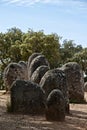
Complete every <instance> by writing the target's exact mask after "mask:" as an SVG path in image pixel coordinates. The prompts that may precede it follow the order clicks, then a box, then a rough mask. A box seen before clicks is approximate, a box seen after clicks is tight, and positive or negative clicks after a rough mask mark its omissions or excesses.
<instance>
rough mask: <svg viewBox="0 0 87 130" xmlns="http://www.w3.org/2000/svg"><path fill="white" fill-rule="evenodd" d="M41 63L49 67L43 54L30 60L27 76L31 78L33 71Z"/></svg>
mask: <svg viewBox="0 0 87 130" xmlns="http://www.w3.org/2000/svg"><path fill="white" fill-rule="evenodd" d="M41 65H46V66H48V67H49V63H48V61H47V59H46V58H45V56H44V55H40V56H37V57H36V58H34V60H32V62H31V64H30V67H29V68H28V69H29V70H28V77H29V79H30V78H31V76H32V74H33V72H34V71H35V70H36V69H37V68H38V67H39V66H41Z"/></svg>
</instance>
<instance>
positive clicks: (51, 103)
mask: <svg viewBox="0 0 87 130" xmlns="http://www.w3.org/2000/svg"><path fill="white" fill-rule="evenodd" d="M46 119H47V120H49V121H64V120H65V100H64V96H63V94H62V92H61V91H60V90H58V89H54V90H52V91H51V93H50V94H49V95H48V98H47V108H46Z"/></svg>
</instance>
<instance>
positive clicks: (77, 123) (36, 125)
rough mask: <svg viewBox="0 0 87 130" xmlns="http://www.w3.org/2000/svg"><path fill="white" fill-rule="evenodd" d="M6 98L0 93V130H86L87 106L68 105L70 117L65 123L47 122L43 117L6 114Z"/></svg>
mask: <svg viewBox="0 0 87 130" xmlns="http://www.w3.org/2000/svg"><path fill="white" fill-rule="evenodd" d="M8 96H9V94H2V92H0V130H87V104H70V112H71V115H69V116H66V119H65V122H48V121H46V119H45V117H44V116H29V115H14V114H8V113H7V112H6V100H7V97H8ZM85 97H86V100H87V93H85Z"/></svg>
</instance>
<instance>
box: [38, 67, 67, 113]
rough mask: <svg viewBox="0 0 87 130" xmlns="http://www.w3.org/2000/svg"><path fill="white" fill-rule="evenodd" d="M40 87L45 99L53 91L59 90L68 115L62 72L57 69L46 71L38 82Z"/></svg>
mask: <svg viewBox="0 0 87 130" xmlns="http://www.w3.org/2000/svg"><path fill="white" fill-rule="evenodd" d="M40 86H41V88H42V89H43V90H44V91H45V93H46V97H48V95H49V93H50V92H51V91H52V90H53V89H59V90H61V91H62V93H63V95H64V99H65V107H66V113H69V97H68V96H69V95H68V88H67V82H66V75H65V73H64V71H62V70H60V69H58V68H56V69H53V70H49V71H47V72H46V73H45V74H44V76H43V77H42V79H41V81H40Z"/></svg>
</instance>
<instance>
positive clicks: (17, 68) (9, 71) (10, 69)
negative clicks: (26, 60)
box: [3, 63, 26, 91]
mask: <svg viewBox="0 0 87 130" xmlns="http://www.w3.org/2000/svg"><path fill="white" fill-rule="evenodd" d="M3 79H4V84H5V86H6V90H7V91H8V90H10V87H11V85H12V83H13V82H14V81H15V80H16V79H22V80H25V79H26V77H25V74H24V70H23V67H22V66H21V65H20V64H17V63H10V64H8V66H7V67H6V68H5V70H4V74H3Z"/></svg>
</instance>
